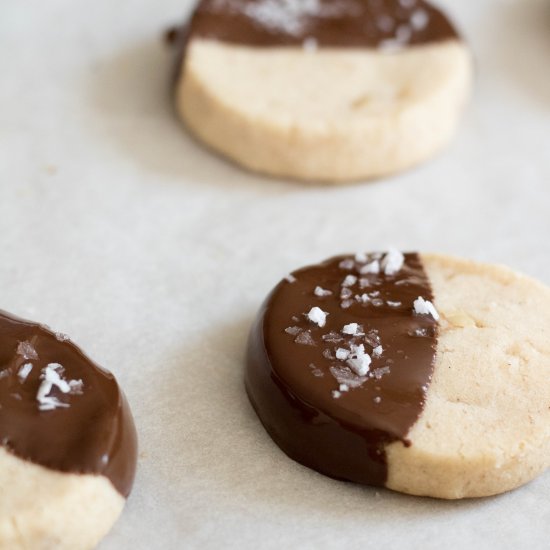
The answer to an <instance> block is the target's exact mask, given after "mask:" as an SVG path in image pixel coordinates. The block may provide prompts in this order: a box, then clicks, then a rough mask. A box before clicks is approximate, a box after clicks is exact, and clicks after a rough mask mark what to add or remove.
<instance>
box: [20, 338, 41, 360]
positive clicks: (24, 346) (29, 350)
mask: <svg viewBox="0 0 550 550" xmlns="http://www.w3.org/2000/svg"><path fill="white" fill-rule="evenodd" d="M17 355H20V356H21V357H23V359H38V353H36V350H35V349H34V346H33V345H32V344H31V343H30V342H19V344H18V345H17Z"/></svg>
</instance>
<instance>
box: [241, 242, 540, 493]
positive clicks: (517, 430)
mask: <svg viewBox="0 0 550 550" xmlns="http://www.w3.org/2000/svg"><path fill="white" fill-rule="evenodd" d="M246 387H247V391H248V394H249V397H250V400H251V402H252V404H253V405H254V408H255V410H256V412H257V414H258V416H259V417H260V419H261V421H262V423H263V424H264V426H265V428H266V429H267V431H268V432H269V434H270V435H271V437H272V438H273V439H274V441H275V442H276V443H277V444H278V445H279V446H280V447H281V449H282V450H283V451H285V452H286V453H287V454H288V455H289V456H290V457H291V458H293V459H295V460H297V461H298V462H301V463H302V464H304V465H306V466H309V467H310V468H313V469H315V470H317V471H319V472H321V473H324V474H326V475H329V476H331V477H334V478H337V479H343V480H348V481H355V482H359V483H365V484H369V485H377V486H385V487H388V488H390V489H393V490H396V491H400V492H404V493H409V494H413V495H425V496H432V497H439V498H446V499H457V498H465V497H481V496H487V495H494V494H497V493H502V492H504V491H508V490H511V489H514V488H516V487H518V486H520V485H522V484H524V483H526V482H528V481H530V480H532V479H533V478H534V477H536V476H537V475H538V474H540V473H541V472H543V471H544V470H545V469H546V468H547V467H548V466H549V465H550V400H549V399H550V398H549V397H548V396H549V395H550V289H549V288H547V287H545V286H544V285H542V284H540V283H538V282H536V281H534V280H532V279H529V278H527V277H525V276H522V275H519V274H516V273H514V272H512V271H511V270H509V269H507V268H504V267H499V266H491V265H485V264H479V263H474V262H470V261H467V260H460V259H456V258H450V257H446V256H438V255H426V254H417V253H408V254H405V255H402V254H401V253H400V252H398V251H391V252H389V253H386V254H359V255H357V256H356V257H353V256H341V257H337V258H332V259H330V260H327V261H326V262H323V263H321V264H319V265H314V266H310V267H306V268H303V269H300V270H298V271H296V272H294V273H293V274H292V275H290V276H289V277H288V278H287V279H285V280H283V281H282V282H281V283H280V284H279V285H278V286H277V287H276V288H275V289H274V290H273V292H272V293H271V295H270V296H269V297H268V298H267V300H266V302H265V303H264V305H263V307H262V308H261V310H260V313H259V315H258V318H257V321H256V323H255V325H254V327H253V328H252V332H251V335H250V340H249V350H248V364H247V371H246Z"/></svg>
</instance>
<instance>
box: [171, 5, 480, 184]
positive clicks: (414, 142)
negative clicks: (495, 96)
mask: <svg viewBox="0 0 550 550" xmlns="http://www.w3.org/2000/svg"><path fill="white" fill-rule="evenodd" d="M263 1H264V2H265V3H269V2H270V0H263ZM275 1H277V0H275ZM260 3H261V2H260ZM189 32H190V34H189V41H188V43H187V46H186V51H185V56H184V57H183V62H182V66H181V71H180V75H179V79H178V81H177V85H176V107H177V110H178V112H179V114H180V116H181V117H182V119H183V120H184V121H185V123H186V125H187V126H188V128H189V129H190V130H191V132H192V133H193V134H194V135H195V136H197V137H198V138H199V139H200V140H201V141H203V142H204V143H205V144H207V145H209V146H210V147H211V148H212V149H214V150H215V151H217V152H219V153H221V154H223V155H225V156H227V157H228V158H230V159H232V160H234V161H235V162H237V163H238V164H241V165H243V166H245V167H247V168H249V169H251V170H254V171H258V172H262V173H265V174H268V175H272V176H280V177H288V178H295V179H300V180H313V181H324V182H346V181H351V180H360V179H367V178H375V177H379V176H385V175H389V174H392V173H395V172H399V171H402V170H405V169H408V168H411V167H412V166H414V165H416V164H418V163H420V162H422V161H425V160H427V159H429V158H430V157H432V156H433V155H434V154H435V153H437V152H438V151H439V150H440V149H442V148H443V147H444V146H446V145H447V144H448V142H449V141H450V139H451V137H452V136H453V134H454V132H455V129H456V126H457V122H458V120H459V117H460V114H461V111H462V108H463V106H464V104H465V102H466V100H467V98H468V96H469V93H470V88H471V80H472V62H471V55H470V53H469V50H468V48H467V46H466V45H465V43H464V42H462V41H461V40H460V39H459V38H458V37H451V38H448V39H445V40H438V41H428V42H426V43H422V42H420V43H415V44H412V45H403V44H401V45H400V47H398V48H395V47H392V48H388V47H386V48H381V47H359V46H358V45H356V44H352V45H350V46H346V47H338V46H334V45H323V44H322V43H321V44H319V45H317V43H316V41H315V40H314V39H305V40H304V42H303V44H297V45H296V44H292V43H290V44H284V45H279V46H277V45H276V44H270V45H269V46H257V45H250V44H246V43H242V44H239V43H234V42H229V41H224V40H219V39H211V38H209V37H208V36H203V35H200V36H196V35H195V34H193V20H192V22H191V26H190V31H189ZM387 42H389V40H386V41H385V43H387ZM394 46H395V44H394Z"/></svg>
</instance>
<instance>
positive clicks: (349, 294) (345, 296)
mask: <svg viewBox="0 0 550 550" xmlns="http://www.w3.org/2000/svg"><path fill="white" fill-rule="evenodd" d="M352 296H353V292H352V291H351V289H350V288H347V287H344V288H343V289H342V290H341V291H340V298H342V299H344V300H347V299H348V298H351V297H352Z"/></svg>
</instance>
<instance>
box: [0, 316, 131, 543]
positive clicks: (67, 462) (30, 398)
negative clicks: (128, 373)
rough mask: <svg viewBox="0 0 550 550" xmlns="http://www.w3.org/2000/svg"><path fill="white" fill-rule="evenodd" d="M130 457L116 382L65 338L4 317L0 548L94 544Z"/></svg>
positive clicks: (123, 484)
mask: <svg viewBox="0 0 550 550" xmlns="http://www.w3.org/2000/svg"><path fill="white" fill-rule="evenodd" d="M136 458H137V444H136V431H135V427H134V422H133V419H132V415H131V413H130V409H129V407H128V404H127V402H126V399H125V397H124V395H123V393H122V391H121V390H120V388H119V387H118V385H117V382H116V380H115V378H114V376H113V375H112V374H110V373H109V372H107V371H105V370H103V369H101V368H100V367H98V366H97V365H95V364H94V363H93V362H92V361H90V359H88V358H87V357H86V356H85V355H84V354H83V353H82V351H81V350H80V349H79V348H78V347H76V346H75V345H74V344H73V343H72V342H70V341H69V340H68V338H67V337H66V336H65V335H63V334H56V333H54V332H52V331H50V330H49V329H47V328H45V327H44V326H42V325H39V324H36V323H31V322H29V321H23V320H21V319H18V318H16V317H13V316H12V315H9V314H7V313H5V312H0V487H1V493H0V549H1V550H4V549H6V550H8V549H9V550H17V549H25V550H27V549H31V548H32V549H33V550H50V549H51V550H54V549H55V550H59V549H70V550H78V549H88V548H93V547H94V546H96V545H97V543H98V542H99V541H100V540H101V539H102V538H103V537H104V535H105V534H106V533H107V532H108V531H109V529H110V528H111V526H112V525H113V524H114V522H115V521H116V520H117V518H118V516H119V515H120V513H121V512H122V509H123V507H124V503H125V501H126V498H127V497H128V494H129V493H130V489H131V487H132V483H133V480H134V474H135V469H136Z"/></svg>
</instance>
